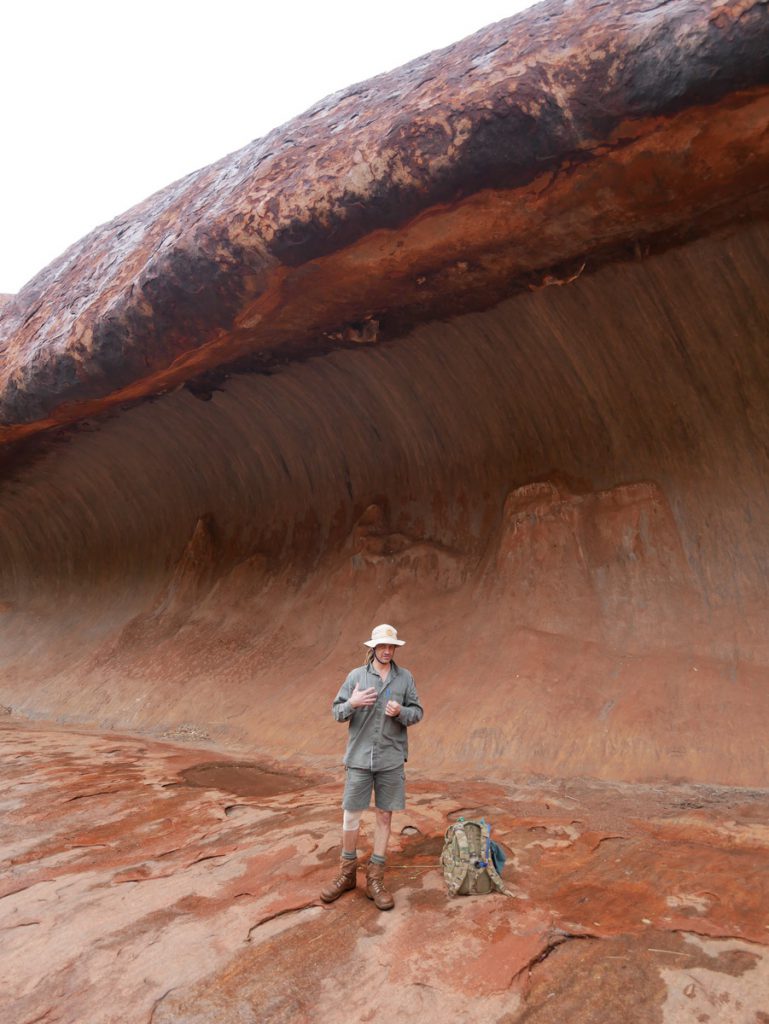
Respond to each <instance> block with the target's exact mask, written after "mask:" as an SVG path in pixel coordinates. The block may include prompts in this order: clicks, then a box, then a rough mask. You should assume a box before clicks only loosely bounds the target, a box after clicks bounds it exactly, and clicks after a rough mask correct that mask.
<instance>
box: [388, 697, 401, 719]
mask: <svg viewBox="0 0 769 1024" xmlns="http://www.w3.org/2000/svg"><path fill="white" fill-rule="evenodd" d="M400 713H401V706H400V704H399V703H398V701H397V700H388V702H387V704H386V705H385V714H386V715H389V717H390V718H397V717H398V715H399V714H400Z"/></svg>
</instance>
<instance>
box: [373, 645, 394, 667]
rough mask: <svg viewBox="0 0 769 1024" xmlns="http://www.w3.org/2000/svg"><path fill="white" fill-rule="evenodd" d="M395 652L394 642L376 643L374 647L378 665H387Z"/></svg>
mask: <svg viewBox="0 0 769 1024" xmlns="http://www.w3.org/2000/svg"><path fill="white" fill-rule="evenodd" d="M394 654H395V644H377V645H376V647H375V648H374V657H375V658H376V660H377V661H378V662H379V664H380V665H389V664H390V662H391V661H392V660H393V655H394Z"/></svg>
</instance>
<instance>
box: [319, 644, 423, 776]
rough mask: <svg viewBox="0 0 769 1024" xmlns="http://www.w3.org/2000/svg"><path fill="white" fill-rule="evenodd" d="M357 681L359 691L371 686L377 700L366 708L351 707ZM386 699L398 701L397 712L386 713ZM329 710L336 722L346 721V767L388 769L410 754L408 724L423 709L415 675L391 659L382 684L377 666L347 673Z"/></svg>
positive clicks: (400, 763)
mask: <svg viewBox="0 0 769 1024" xmlns="http://www.w3.org/2000/svg"><path fill="white" fill-rule="evenodd" d="M356 683H357V684H358V686H359V687H360V689H361V690H366V689H368V688H369V687H370V686H373V687H374V688H375V689H376V691H377V699H376V703H375V704H372V705H371V706H370V707H367V708H354V707H352V705H351V704H350V695H351V694H352V692H353V690H354V689H355V684H356ZM388 700H397V701H398V703H399V704H400V705H401V710H400V714H399V715H397V716H396V717H395V718H389V717H388V716H387V715H386V714H385V705H386V704H387V702H388ZM331 710H332V712H333V714H334V718H335V719H336V720H337V722H349V723H350V726H349V732H348V734H347V750H346V752H345V755H344V763H345V765H346V766H347V767H348V768H369V769H371V770H372V771H375V772H379V771H387V769H388V768H398V767H400V765H402V764H403V762H404V761H408V757H409V741H408V732H407V729H408V726H410V725H415V724H416V723H417V722H419V721H421V719H422V715H423V714H424V711H423V710H422V705H421V704H420V703H419V696H418V695H417V688H416V686H415V685H414V677H413V676H412V675H411V673H410V672H409V671H408V669H405V668H399V666H398V665H396V664H395V662H394V661H392V662H390V672H389V674H388V676H387V680H386V681H385V682H384V683H383V682H382V680H381V678H380V676H379V673H378V672H377V671H376V669H374V668H372V667H371V666H369V665H361V666H360V668H355V669H353V670H352V672H351V673H350V674H349V675H348V677H347V678H346V679H345V681H344V682H343V683H342V686H341V688H340V690H339V693H338V694H337V695H336V697H335V698H334V702H333V704H332V705H331Z"/></svg>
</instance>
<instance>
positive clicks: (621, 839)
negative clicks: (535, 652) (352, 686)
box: [0, 720, 769, 1024]
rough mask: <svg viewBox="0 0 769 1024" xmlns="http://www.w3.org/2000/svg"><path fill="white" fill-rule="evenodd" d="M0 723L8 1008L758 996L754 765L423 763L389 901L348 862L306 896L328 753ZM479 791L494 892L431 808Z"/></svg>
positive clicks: (291, 1008)
mask: <svg viewBox="0 0 769 1024" xmlns="http://www.w3.org/2000/svg"><path fill="white" fill-rule="evenodd" d="M0 736H2V763H1V765H0V779H2V791H3V794H4V796H3V817H2V826H0V844H1V846H0V849H2V858H3V860H2V883H1V885H0V928H2V929H3V956H2V960H1V966H0V978H1V979H2V984H1V985H0V1018H1V1019H2V1020H4V1021H5V1020H7V1021H19V1022H22V1021H23V1022H29V1021H33V1020H40V1021H42V1020H47V1019H50V1020H57V1021H59V1022H61V1024H81V1022H82V1021H89V1024H127V1022H133V1021H152V1022H153V1024H172V1022H173V1024H181V1022H187V1024H192V1022H195V1024H202V1022H206V1024H209V1022H213V1021H216V1022H219V1024H225V1022H226V1024H229V1022H236V1021H243V1020H266V1021H272V1022H278V1021H280V1022H283V1021H285V1022H289V1021H290V1022H303V1024H304V1022H306V1024H314V1022H315V1021H324V1022H329V1024H333V1022H336V1021H340V1022H350V1021H374V1020H381V1019H383V1015H384V1014H388V1015H389V1016H390V1019H393V1020H399V1021H418V1020H424V1019H425V1018H426V1017H427V1018H429V1019H446V1018H448V1017H449V1016H454V1017H455V1018H456V1019H458V1020H466V1021H474V1020H487V1021H498V1022H513V1021H519V1020H521V1021H536V1022H537V1024H545V1022H551V1021H552V1022H554V1021H558V1020H563V1019H564V1018H565V1017H566V1016H569V1017H572V1018H573V1019H575V1020H579V1021H580V1022H585V1024H588V1022H593V1021H596V1022H604V1021H611V1020H616V1019H617V1015H618V1014H620V1013H621V1014H623V1015H624V1016H626V1017H627V1019H628V1020H632V1021H634V1022H638V1024H646V1022H649V1024H651V1022H653V1021H654V1022H657V1021H659V1022H664V1024H689V1022H695V1021H702V1020H703V1019H705V1018H707V1020H709V1021H712V1022H713V1024H731V1022H734V1024H744V1022H748V1021H750V1022H751V1024H753V1022H756V1024H760V1022H761V1021H763V1020H764V1018H765V1016H766V1014H767V1012H769V950H767V945H768V944H769V916H768V915H767V909H766V908H767V907H768V906H769V872H767V870H766V862H767V850H768V849H769V829H768V828H767V824H766V821H767V812H768V811H769V799H768V798H767V794H766V792H765V791H764V792H760V793H759V792H755V791H748V790H742V791H734V790H731V791H729V790H725V789H722V788H715V787H705V786H665V787H661V786H638V785H636V786H627V785H607V784H599V783H586V782H584V781H573V782H564V781H557V780H548V779H538V780H536V779H531V778H529V779H525V778H523V777H519V778H516V779H510V780H508V782H507V783H506V784H505V785H500V784H497V783H493V782H486V781H475V780H472V779H469V778H468V779H462V780H457V781H454V782H446V780H442V781H436V780H434V779H430V778H427V777H425V776H423V775H419V776H418V777H416V778H413V779H412V782H411V799H410V801H409V807H408V809H407V811H406V812H404V813H402V814H397V815H396V816H395V819H394V822H395V834H396V842H395V844H394V849H393V851H392V853H391V856H390V864H391V866H390V868H389V876H390V878H391V879H392V888H393V891H394V894H395V900H396V905H395V909H394V910H393V911H392V912H389V913H385V914H383V913H381V912H380V911H377V910H376V909H375V907H374V906H373V904H372V903H371V902H370V901H369V900H367V899H366V898H365V896H364V894H363V889H362V887H360V886H359V888H358V890H357V891H356V892H352V893H349V894H346V895H345V896H344V897H342V899H340V900H339V902H338V903H335V904H332V905H330V906H327V905H324V904H322V903H321V902H320V900H319V899H318V896H317V894H318V891H319V888H320V887H321V886H322V885H323V884H324V883H325V881H326V880H327V878H328V877H329V874H330V873H331V872H332V871H333V870H334V865H335V862H336V860H337V857H338V828H339V812H338V810H337V803H338V798H339V786H340V779H339V774H340V772H339V771H336V772H334V773H324V775H323V776H322V777H320V776H317V775H315V776H313V775H311V774H309V773H307V772H306V771H301V772H299V773H297V771H296V769H295V768H294V769H292V768H291V766H290V765H289V764H286V763H282V764H279V765H276V764H275V763H270V762H262V763H259V762H244V761H242V760H241V761H235V760H233V759H232V758H228V757H226V756H224V755H222V753H221V752H216V751H211V750H208V751H205V750H195V749H182V748H180V747H178V746H176V747H174V746H169V745H164V744H161V743H157V742H145V741H142V740H137V739H133V738H129V737H126V736H119V735H113V736H98V735H96V734H86V733H82V732H81V733H78V732H72V731H52V730H50V729H43V728H40V727H36V726H32V725H19V724H16V723H9V722H8V721H7V720H6V721H5V722H4V723H3V724H2V726H0ZM479 811H481V812H482V813H484V814H485V815H486V816H487V817H488V818H489V820H491V821H492V822H493V828H494V835H495V836H496V837H497V839H498V841H499V842H500V843H501V844H502V845H503V847H504V848H505V850H506V851H507V854H508V863H507V865H506V867H505V869H504V875H505V880H506V882H507V884H508V886H509V887H510V888H511V890H512V892H513V893H514V896H513V898H508V897H505V896H502V895H493V896H474V897H457V898H455V899H454V900H451V899H449V897H448V896H447V895H446V891H445V887H444V883H443V878H442V876H441V874H440V871H439V869H438V866H437V859H438V855H439V853H440V849H441V846H442V836H443V831H444V829H445V828H446V826H447V824H448V823H449V822H450V821H452V820H454V819H455V818H456V817H457V816H458V815H459V814H464V815H466V816H469V815H473V814H477V813H478V812H479ZM372 828H373V821H371V820H367V818H366V817H364V831H365V832H367V833H368V838H366V837H364V839H363V842H362V846H363V848H364V849H368V848H369V844H370V837H371V830H372ZM703 1015H704V1017H703Z"/></svg>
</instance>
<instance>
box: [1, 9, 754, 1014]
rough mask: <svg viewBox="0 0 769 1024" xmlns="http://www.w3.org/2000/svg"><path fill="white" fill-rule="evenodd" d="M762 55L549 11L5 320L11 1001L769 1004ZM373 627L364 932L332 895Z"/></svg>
mask: <svg viewBox="0 0 769 1024" xmlns="http://www.w3.org/2000/svg"><path fill="white" fill-rule="evenodd" d="M768 52H769V7H768V6H767V4H766V3H765V2H761V0H705V2H701V0H617V2H615V3H611V4H609V3H606V2H605V0H572V2H569V3H566V2H561V0H546V2H545V3H542V4H539V5H537V6H536V7H534V8H532V9H531V10H529V11H527V12H525V13H524V14H522V15H520V16H517V17H516V18H513V19H508V20H507V21H504V22H500V23H499V24H498V25H495V26H491V27H489V28H488V29H485V30H483V31H482V32H480V33H478V34H476V35H475V36H472V37H470V38H469V39H467V40H464V41H462V42H460V43H457V44H456V45H455V46H453V47H449V48H447V49H446V50H444V51H441V52H439V53H436V54H432V55H428V56H427V57H425V58H422V59H420V60H418V61H415V62H412V63H411V64H410V65H408V66H406V67H405V68H402V69H399V70H397V71H394V72H392V73H390V74H387V75H383V76H380V77H379V78H377V79H374V80H372V81H371V82H368V83H363V84H361V85H358V86H354V87H352V88H350V89H348V90H345V91H343V92H342V93H337V94H335V95H334V96H332V97H329V98H328V99H326V100H324V101H321V102H320V103H319V104H317V105H316V106H315V107H313V108H312V109H311V110H310V111H308V112H307V113H306V114H305V115H302V116H301V117H299V118H297V119H295V120H294V121H292V122H290V123H289V124H287V125H285V126H283V127H281V128H279V129H276V130H275V131H274V132H272V133H271V134H270V135H269V136H267V137H266V138H265V139H262V140H257V141H256V142H254V143H252V144H251V145H250V146H247V147H245V148H244V149H243V150H241V151H240V152H238V153H235V154H232V155H231V156H229V157H226V158H224V159H223V160H222V161H220V162H219V163H217V164H215V165H213V166H212V167H209V168H205V169H203V170H201V171H199V172H196V173H195V174H192V175H189V176H188V177H187V178H185V179H183V180H182V181H180V182H176V183H174V184H173V185H171V186H169V187H168V188H166V189H164V190H162V191H161V192H159V193H157V194H156V195H155V196H152V197H150V198H149V199H148V200H146V201H145V202H144V203H142V204H140V205H139V206H138V207H136V208H134V209H133V210H131V211H128V212H127V213H126V214H125V215H123V216H122V217H119V218H117V219H116V220H115V221H113V222H111V223H110V224H107V225H104V226H103V227H101V228H99V229H97V230H96V231H95V232H93V233H92V234H91V235H89V236H88V237H86V238H85V239H82V240H81V241H80V242H77V243H76V244H75V245H73V246H72V247H71V248H70V249H69V250H68V251H67V252H66V253H64V254H63V255H62V257H61V258H60V259H59V260H57V261H56V262H55V263H54V264H52V265H51V266H50V267H48V268H45V269H44V270H43V271H41V273H40V274H39V275H38V276H37V277H35V278H34V279H33V280H32V281H31V282H29V284H28V285H27V286H25V288H24V289H22V291H21V292H20V293H19V295H17V296H13V297H10V298H3V299H2V300H0V352H1V353H2V360H0V449H1V450H0V484H1V486H0V713H1V714H2V716H3V717H2V718H0V739H1V740H2V745H1V746H0V754H1V755H2V767H1V772H2V778H3V783H4V784H3V787H2V793H3V796H2V802H3V818H2V825H1V826H0V829H1V832H0V859H2V861H3V872H2V878H1V879H0V882H1V884H2V891H0V927H2V928H3V936H4V938H3V955H2V957H1V958H0V971H1V972H2V985H0V1006H1V1007H2V1009H0V1020H2V1021H3V1024H5V1021H6V1020H7V1021H8V1022H9V1024H11V1022H13V1024H34V1022H42V1021H50V1022H53V1021H59V1022H61V1024H64V1022H71V1024H83V1022H86V1021H87V1022H88V1024H117V1022H120V1024H133V1022H134V1021H136V1022H139V1021H141V1022H142V1024H144V1022H146V1021H150V1022H152V1024H162V1022H165V1024H170V1022H172V1021H173V1022H190V1024H192V1022H195V1024H202V1022H203V1021H212V1022H214V1021H215V1022H216V1024H230V1022H232V1024H236V1022H242V1021H252V1020H260V1021H261V1020H266V1021H270V1022H281V1021H287V1022H289V1021H290V1022H292V1024H293V1022H297V1021H299V1022H304V1021H307V1022H308V1024H309V1022H312V1024H315V1022H316V1021H323V1022H329V1024H334V1022H336V1021H339V1022H340V1024H341V1022H345V1024H346V1022H348V1021H350V1022H352V1021H355V1022H358V1021H360V1022H363V1021H376V1020H378V1019H381V1016H380V1014H381V1008H382V1007H383V1006H387V1007H388V1010H389V1012H390V1017H389V1018H388V1019H392V1020H394V1021H397V1020H417V1019H418V1020H420V1021H424V1020H426V1019H427V1020H432V1019H436V1020H442V1019H455V1020H457V1021H468V1022H469V1021H475V1020H484V1021H492V1022H494V1024H517V1022H518V1021H521V1022H527V1024H549V1022H556V1021H557V1022H558V1024H560V1022H562V1021H563V1020H567V1019H568V1020H574V1021H576V1022H577V1024H592V1022H596V1024H599V1022H600V1024H604V1022H606V1024H608V1022H609V1021H611V1022H612V1024H613V1022H614V1021H616V1020H617V1019H618V1018H620V1019H621V1018H624V1019H626V1020H628V1021H633V1022H635V1021H638V1022H640V1024H646V1022H647V1021H648V1022H649V1024H660V1022H662V1024H767V1022H769V996H767V993H768V992H769V960H767V954H766V945H767V937H768V936H769V918H767V914H766V909H765V908H766V907H767V906H769V900H768V899H767V897H768V896H769V893H767V886H768V885H769V869H768V868H767V864H768V861H767V844H768V843H769V838H768V837H767V817H766V812H767V806H768V804H767V792H769V789H768V787H769V759H767V756H766V735H767V723H768V722H769V688H767V685H766V682H767V675H768V672H769V641H768V640H767V621H769V559H768V558H767V552H768V551H769V488H768V487H767V480H768V479H769V348H768V347H767V337H769V287H767V285H768V284H769V282H768V281H767V267H768V266H769V227H768V226H767V213H768V212H769V199H768V197H769V192H767V188H766V182H767V180H768V179H767V172H769V133H767V124H768V123H769V65H768V64H767V60H766V54H767V53H768ZM377 622H392V623H394V624H395V625H396V626H397V628H398V629H399V631H400V633H401V635H402V636H403V637H404V638H405V639H406V641H407V646H406V647H405V648H404V651H403V652H402V657H403V661H404V664H405V665H407V667H408V668H409V669H411V670H412V671H413V672H414V674H415V677H416V680H417V684H418V688H419V692H420V696H421V698H422V700H423V702H424V705H425V709H426V715H425V720H424V722H423V723H421V724H420V725H419V726H418V727H417V731H416V734H415V736H414V740H413V743H412V744H411V751H412V760H411V761H410V762H409V780H410V781H409V785H410V797H409V804H408V811H407V813H406V814H404V815H400V816H398V819H397V823H396V824H397V843H396V848H395V849H394V851H393V855H392V857H391V866H390V868H389V873H390V876H391V878H392V880H393V888H394V890H395V895H396V908H395V910H394V911H392V912H391V913H390V914H385V915H382V914H379V913H377V912H375V910H374V908H373V907H372V906H371V904H370V902H369V901H368V900H366V899H365V897H363V895H362V893H360V892H358V893H356V894H352V895H350V896H345V897H344V899H343V900H342V901H340V902H339V903H337V904H334V905H333V906H330V907H326V906H323V905H321V904H320V903H319V902H318V899H317V894H318V892H319V889H320V887H321V885H322V884H324V883H325V882H326V881H327V880H328V876H329V873H330V871H331V870H333V867H334V864H335V861H336V858H337V856H338V839H339V835H338V830H339V811H338V802H339V797H340V783H341V778H340V776H341V769H340V767H339V761H340V756H341V751H342V746H343V741H344V732H343V730H342V729H341V728H340V727H339V726H338V725H337V724H336V723H335V722H334V721H333V720H332V717H331V715H330V714H329V705H330V701H331V699H332V697H333V695H334V693H335V692H336V690H337V688H338V686H339V683H340V681H341V680H342V678H343V677H344V676H345V674H346V673H347V671H348V670H349V669H350V668H352V667H353V666H354V665H355V664H356V663H358V662H359V661H362V658H363V653H364V648H363V647H362V641H363V640H364V639H365V638H366V637H367V636H369V635H370V630H371V628H372V626H373V625H374V624H376V623H377ZM43 720H47V721H49V722H54V723H57V724H56V725H54V724H49V725H45V726H44V725H42V724H37V725H36V724H34V723H35V722H37V723H41V722H42V721H43ZM78 728H79V729H80V731H78ZM85 730H88V731H85ZM181 741H186V742H187V743H196V744H198V745H199V746H201V747H202V748H205V749H191V748H189V747H181V746H179V745H178V744H179V743H180V742H181ZM172 743H176V744H177V745H171V744H172ZM467 812H472V813H475V812H478V813H483V814H484V815H486V816H487V817H489V818H490V819H491V820H492V821H493V822H494V827H495V835H496V836H497V838H498V839H499V840H500V841H501V842H502V843H503V845H504V846H505V847H506V848H507V850H508V853H509V856H510V860H509V866H508V868H507V873H506V878H507V881H508V884H510V886H511V887H512V889H513V891H514V894H515V895H514V898H512V899H505V898H502V897H490V898H473V899H467V900H461V901H459V900H458V901H453V902H449V901H447V898H446V896H445V893H444V888H443V883H442V880H441V877H440V874H439V872H438V869H437V863H436V862H437V856H438V854H439V852H440V848H441V837H442V834H443V831H444V829H445V828H446V826H447V824H448V823H449V822H450V821H451V820H452V819H453V818H454V817H456V816H457V815H459V814H462V813H467ZM367 829H369V832H370V824H369V825H368V826H367ZM368 839H370V834H369V836H368V838H367V841H368Z"/></svg>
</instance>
